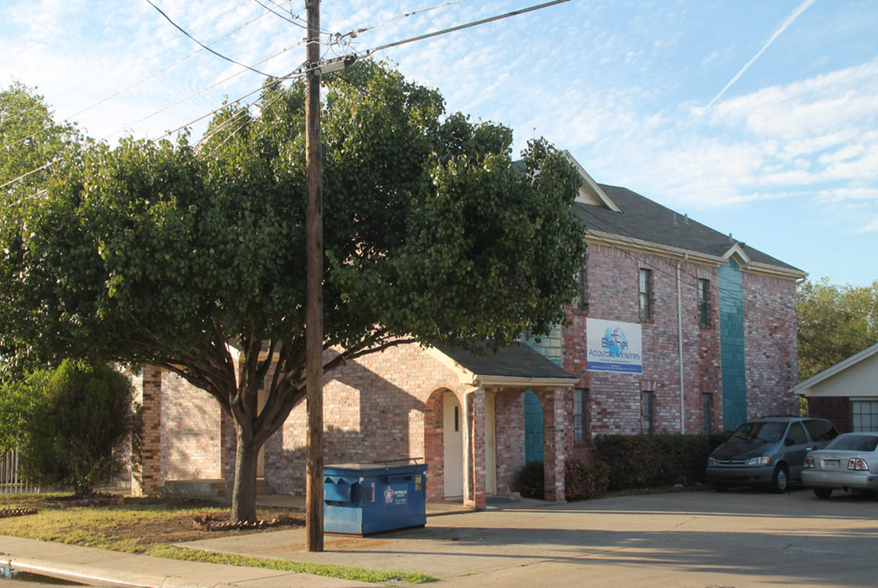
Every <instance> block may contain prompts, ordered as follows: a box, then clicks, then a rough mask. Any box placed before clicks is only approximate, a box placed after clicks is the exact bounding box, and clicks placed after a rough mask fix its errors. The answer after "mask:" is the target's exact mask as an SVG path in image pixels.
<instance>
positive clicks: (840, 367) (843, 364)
mask: <svg viewBox="0 0 878 588" xmlns="http://www.w3.org/2000/svg"><path fill="white" fill-rule="evenodd" d="M873 355H878V343H875V344H874V345H872V346H871V347H867V348H865V349H863V350H862V351H860V352H859V353H855V354H853V355H851V356H850V357H849V358H847V359H845V360H843V361H840V362H838V363H837V364H835V365H834V366H832V367H830V368H826V369H825V370H823V371H822V372H820V373H818V374H814V375H813V376H811V377H810V378H808V379H807V380H803V381H801V382H799V383H798V384H796V385H795V386H793V388H792V390H793V394H807V392H808V389H809V388H812V387H814V386H815V385H817V384H819V383H820V382H823V381H825V380H828V379H829V378H831V377H833V376H835V375H837V374H839V373H841V372H843V371H845V370H846V369H848V368H850V367H853V366H855V365H857V364H858V363H861V362H863V361H865V360H867V359H869V358H870V357H872V356H873Z"/></svg>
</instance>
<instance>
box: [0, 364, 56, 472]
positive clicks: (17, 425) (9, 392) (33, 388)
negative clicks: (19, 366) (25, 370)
mask: <svg viewBox="0 0 878 588" xmlns="http://www.w3.org/2000/svg"><path fill="white" fill-rule="evenodd" d="M51 375H52V373H51V372H50V371H48V370H37V371H35V372H31V373H29V374H26V375H24V376H22V377H21V379H16V380H11V379H8V380H6V381H0V456H2V455H3V454H4V453H6V452H8V451H12V450H13V449H16V448H17V447H19V446H21V444H22V442H23V440H24V436H25V431H26V428H27V424H28V423H29V422H30V421H31V420H32V419H33V413H34V411H35V410H36V406H37V401H38V399H39V398H42V397H43V396H45V394H46V388H47V386H48V385H49V378H50V377H51Z"/></svg>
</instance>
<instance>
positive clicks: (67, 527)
mask: <svg viewBox="0 0 878 588" xmlns="http://www.w3.org/2000/svg"><path fill="white" fill-rule="evenodd" d="M74 500H76V498H75V497H73V496H58V495H51V496H45V495H42V496H41V495H33V496H21V495H19V496H16V497H15V500H14V504H9V505H8V506H9V507H12V508H15V509H29V508H36V509H37V510H38V511H39V514H37V515H36V516H30V517H25V518H26V519H30V520H31V521H32V523H31V524H29V525H27V526H26V527H21V528H19V529H18V530H15V529H13V528H11V527H9V526H8V525H9V523H5V524H4V525H3V527H5V528H2V529H0V533H3V534H11V535H16V536H23V537H32V538H37V537H40V538H43V539H44V540H54V541H61V542H65V543H73V544H77V545H85V546H90V547H103V548H106V547H107V546H108V545H114V547H113V548H116V549H121V550H122V551H128V552H131V553H144V552H146V551H148V550H149V548H150V547H151V546H153V545H159V544H174V543H183V542H186V541H196V540H199V539H209V538H214V537H231V536H237V535H249V534H253V533H264V532H267V531H276V530H278V529H279V528H283V529H295V528H298V527H303V526H304V525H305V522H304V515H303V513H302V511H301V510H300V509H291V508H258V509H257V511H256V516H257V518H259V519H261V520H265V521H282V525H283V526H282V527H279V526H277V524H275V525H273V526H270V525H269V526H260V527H256V528H236V527H235V526H233V525H228V524H227V523H228V522H229V519H230V515H231V510H230V507H229V506H228V505H224V504H219V503H216V502H211V501H207V500H201V499H185V498H152V497H149V498H130V497H125V499H124V504H121V505H119V504H117V505H97V504H87V505H85V504H83V505H78V504H77V505H76V506H75V507H70V506H68V505H70V504H71V502H72V501H74ZM3 506H7V505H2V504H0V507H3ZM197 517H201V519H202V520H205V518H207V519H208V520H210V521H211V523H212V524H211V525H210V527H211V529H212V530H204V528H203V526H202V527H201V528H196V525H195V524H194V520H195V519H196V518H197ZM3 520H4V521H14V520H15V518H6V519H3ZM223 523H226V524H223Z"/></svg>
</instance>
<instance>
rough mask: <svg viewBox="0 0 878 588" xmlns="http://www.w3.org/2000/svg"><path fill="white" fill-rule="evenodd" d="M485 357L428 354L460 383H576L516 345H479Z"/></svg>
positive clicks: (443, 350)
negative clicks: (492, 349) (496, 349)
mask: <svg viewBox="0 0 878 588" xmlns="http://www.w3.org/2000/svg"><path fill="white" fill-rule="evenodd" d="M478 347H479V348H480V349H481V350H482V351H483V352H484V354H483V355H482V354H475V353H473V352H470V351H466V350H463V349H460V348H452V347H445V346H441V345H440V346H437V347H431V348H429V349H427V352H428V353H430V354H431V355H432V356H433V357H435V358H436V359H437V360H438V361H440V362H441V363H443V364H444V365H446V366H448V367H450V368H451V369H452V370H454V371H455V372H457V374H458V377H459V378H460V382H461V383H463V384H472V385H478V386H499V385H506V386H572V385H573V384H575V383H576V382H578V381H579V379H578V378H575V377H573V376H572V375H571V374H570V373H568V372H567V371H565V370H563V369H561V368H560V367H558V366H557V365H556V364H555V363H554V362H552V360H550V359H547V358H546V357H544V356H543V355H541V354H540V353H539V352H537V351H535V350H534V349H533V348H531V347H529V346H527V345H525V344H523V343H515V344H513V345H512V346H511V347H507V348H505V349H501V350H499V351H498V352H497V353H494V352H493V351H491V350H490V349H489V348H488V346H487V345H486V344H480V345H479V346H478Z"/></svg>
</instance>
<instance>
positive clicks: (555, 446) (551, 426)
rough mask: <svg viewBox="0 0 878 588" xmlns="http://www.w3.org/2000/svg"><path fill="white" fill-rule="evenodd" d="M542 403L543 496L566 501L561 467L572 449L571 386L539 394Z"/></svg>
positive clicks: (550, 499) (554, 500)
mask: <svg viewBox="0 0 878 588" xmlns="http://www.w3.org/2000/svg"><path fill="white" fill-rule="evenodd" d="M540 397H541V399H542V401H543V402H542V403H543V456H544V460H545V461H544V463H545V470H544V471H545V479H546V481H545V499H546V500H547V501H553V502H565V501H566V494H565V489H564V467H565V465H566V463H567V458H568V457H569V456H570V450H571V449H572V448H573V389H572V388H555V389H551V388H550V389H548V390H546V391H545V392H542V393H540Z"/></svg>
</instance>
